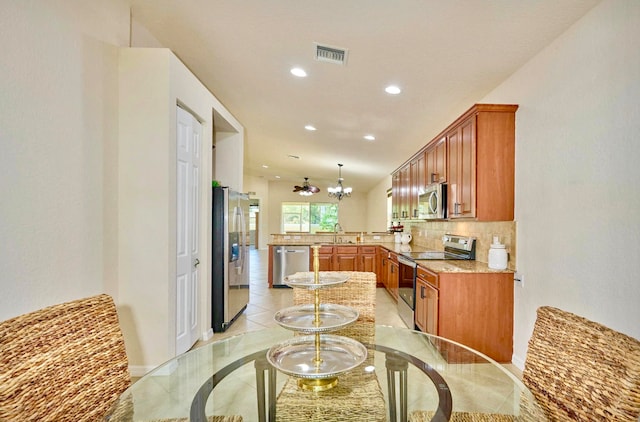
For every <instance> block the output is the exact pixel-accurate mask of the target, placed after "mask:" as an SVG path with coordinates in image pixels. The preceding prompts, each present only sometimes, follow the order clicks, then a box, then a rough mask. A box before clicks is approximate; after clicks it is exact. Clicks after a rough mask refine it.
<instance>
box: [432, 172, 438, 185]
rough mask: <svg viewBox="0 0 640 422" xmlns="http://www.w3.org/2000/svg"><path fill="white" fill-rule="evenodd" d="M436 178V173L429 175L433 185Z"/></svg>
mask: <svg viewBox="0 0 640 422" xmlns="http://www.w3.org/2000/svg"><path fill="white" fill-rule="evenodd" d="M437 178H438V173H431V183H435V182H436V180H438V179H437Z"/></svg>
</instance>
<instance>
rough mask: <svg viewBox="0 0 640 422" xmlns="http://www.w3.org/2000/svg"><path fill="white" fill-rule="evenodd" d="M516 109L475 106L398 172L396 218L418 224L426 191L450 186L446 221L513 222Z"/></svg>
mask: <svg viewBox="0 0 640 422" xmlns="http://www.w3.org/2000/svg"><path fill="white" fill-rule="evenodd" d="M517 109H518V106H517V105H501V104H476V105H474V106H473V107H471V108H470V109H469V110H467V111H466V112H465V113H464V114H463V115H462V116H460V117H459V118H458V119H456V120H455V121H454V122H453V123H452V124H451V125H449V127H447V128H446V129H445V130H444V131H442V132H441V133H440V134H439V135H438V136H437V137H436V138H434V139H433V140H432V141H431V142H429V143H428V144H427V145H426V146H425V147H424V148H422V149H421V150H420V151H419V152H418V153H417V154H415V155H414V156H413V157H412V158H411V159H410V160H409V161H408V162H406V163H405V164H404V165H403V166H402V167H400V168H399V169H398V170H396V172H394V174H393V175H392V195H393V207H394V218H404V219H410V218H416V217H417V208H418V196H419V194H420V193H421V192H422V190H423V189H424V187H425V186H427V185H429V184H431V183H446V184H447V214H448V217H447V218H449V219H460V218H467V219H474V220H476V221H511V220H513V217H514V210H513V207H514V189H515V182H514V179H515V113H516V110H517Z"/></svg>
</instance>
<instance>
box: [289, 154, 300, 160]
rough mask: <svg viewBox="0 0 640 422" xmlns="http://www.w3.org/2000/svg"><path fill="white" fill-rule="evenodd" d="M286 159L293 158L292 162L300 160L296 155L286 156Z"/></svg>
mask: <svg viewBox="0 0 640 422" xmlns="http://www.w3.org/2000/svg"><path fill="white" fill-rule="evenodd" d="M287 157H289V158H293V159H294V160H299V159H300V156H298V155H292V154H289V155H287Z"/></svg>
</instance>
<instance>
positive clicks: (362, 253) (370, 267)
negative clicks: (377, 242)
mask: <svg viewBox="0 0 640 422" xmlns="http://www.w3.org/2000/svg"><path fill="white" fill-rule="evenodd" d="M377 249H378V248H377V247H376V246H358V270H357V271H367V272H372V273H375V272H376V269H377V266H376V264H377V261H378V259H377V252H378V251H377Z"/></svg>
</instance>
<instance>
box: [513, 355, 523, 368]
mask: <svg viewBox="0 0 640 422" xmlns="http://www.w3.org/2000/svg"><path fill="white" fill-rule="evenodd" d="M511 363H512V364H513V366H515V367H516V368H518V369H519V370H521V371H524V359H523V358H521V357H520V356H518V355H512V356H511Z"/></svg>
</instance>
